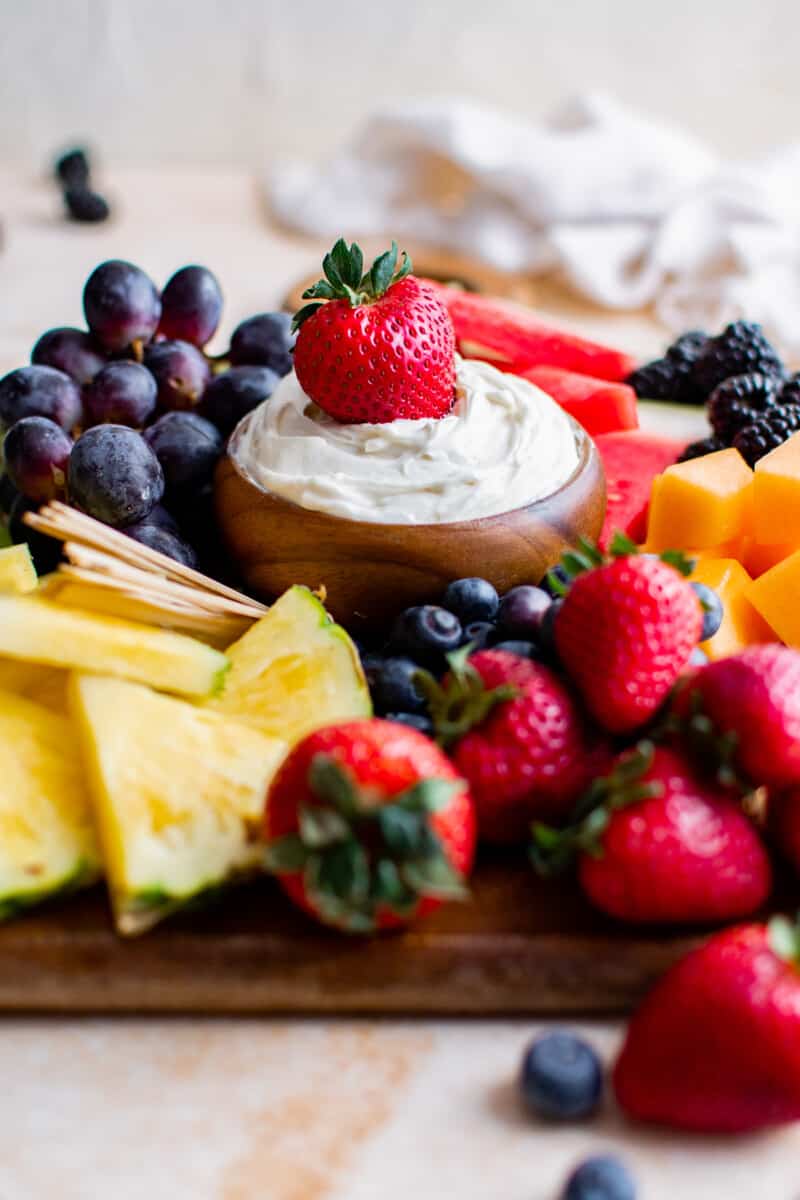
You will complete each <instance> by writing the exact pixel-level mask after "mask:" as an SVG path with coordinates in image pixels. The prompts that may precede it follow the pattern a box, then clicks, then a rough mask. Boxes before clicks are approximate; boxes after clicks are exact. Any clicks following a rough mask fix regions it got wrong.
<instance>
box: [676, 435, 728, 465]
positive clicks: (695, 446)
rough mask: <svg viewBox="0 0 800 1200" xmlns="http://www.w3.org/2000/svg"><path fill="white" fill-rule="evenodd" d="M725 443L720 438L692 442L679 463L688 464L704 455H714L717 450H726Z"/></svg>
mask: <svg viewBox="0 0 800 1200" xmlns="http://www.w3.org/2000/svg"><path fill="white" fill-rule="evenodd" d="M725 449H726V446H725V442H723V441H722V440H721V439H720V438H718V437H707V438H703V439H702V440H701V441H699V442H690V443H689V445H688V446H687V447H686V449H685V450H684V452H683V454H682V455H681V456H680V458H679V459H678V462H688V461H689V459H690V458H702V457H703V455H704V454H714V452H715V451H717V450H725Z"/></svg>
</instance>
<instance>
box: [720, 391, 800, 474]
mask: <svg viewBox="0 0 800 1200" xmlns="http://www.w3.org/2000/svg"><path fill="white" fill-rule="evenodd" d="M798 429H800V405H796V404H787V405H786V406H785V407H780V408H775V409H773V410H772V411H771V412H768V413H765V414H764V416H762V417H759V419H758V420H757V421H754V422H753V424H752V425H746V426H745V428H744V429H740V430H739V432H738V433H737V434H736V437H735V438H734V439H733V444H734V447H735V448H736V449H737V450H738V451H739V453H740V454H741V456H742V458H743V459H744V460H745V462H746V463H749V464H750V466H751V467H754V466H755V464H756V463H757V462H758V460H759V459H760V458H763V457H764V455H765V454H769V452H770V450H774V449H775V447H776V446H780V445H781V444H782V443H783V442H785V441H786V439H787V438H788V437H789V436H790V435H791V434H793V433H796V432H797V430H798Z"/></svg>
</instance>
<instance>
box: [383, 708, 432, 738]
mask: <svg viewBox="0 0 800 1200" xmlns="http://www.w3.org/2000/svg"><path fill="white" fill-rule="evenodd" d="M386 720H387V721H397V722H398V723H399V724H400V725H408V727H409V728H410V729H418V730H419V732H420V733H426V734H427V735H428V737H433V721H432V720H431V719H430V717H426V716H424V715H423V714H422V713H408V712H396V713H387V714H386Z"/></svg>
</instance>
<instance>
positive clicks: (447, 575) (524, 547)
mask: <svg viewBox="0 0 800 1200" xmlns="http://www.w3.org/2000/svg"><path fill="white" fill-rule="evenodd" d="M575 436H576V439H577V440H578V448H579V453H580V460H579V463H578V467H577V469H576V470H575V472H574V473H573V475H572V476H571V477H570V479H568V480H567V482H566V483H565V484H564V485H563V486H562V487H560V488H559V489H558V491H557V492H554V493H553V494H552V495H551V496H547V497H546V498H545V499H543V500H539V501H537V502H536V503H535V504H530V505H528V506H527V507H526V508H519V509H515V510H514V511H512V512H508V513H503V514H502V515H500V516H496V517H484V518H482V519H480V520H476V521H458V522H451V523H448V524H445V525H382V524H375V523H371V522H367V521H348V520H344V519H343V518H341V517H333V516H329V515H328V514H327V513H322V512H315V511H313V510H312V509H307V508H300V507H298V505H296V504H292V503H291V501H288V500H284V499H282V498H281V497H279V496H275V495H272V494H271V493H269V492H265V491H263V490H262V489H261V488H259V487H257V486H256V485H255V484H254V483H252V482H251V481H250V480H249V479H248V478H247V477H246V476H245V475H244V474H242V472H241V471H240V470H239V469H238V468H237V467H236V465H235V463H234V462H233V460H232V459H231V458H226V459H224V460H223V461H222V463H221V464H220V467H219V469H218V472H217V478H216V487H215V500H216V508H217V516H218V520H219V525H220V528H221V530H222V533H223V535H224V538H225V541H226V543H227V546H228V549H229V551H230V553H231V556H232V557H233V559H234V561H235V562H236V564H237V567H238V568H239V570H240V572H241V574H242V576H243V577H244V579H245V580H246V581H247V583H248V584H249V585H250V587H251V588H253V590H254V591H255V592H256V593H257V594H258V595H259V596H262V597H264V598H266V599H270V598H271V597H274V596H276V595H279V594H280V593H281V592H282V591H283V590H284V589H285V588H287V587H290V586H291V585H292V584H293V583H305V584H307V585H308V586H309V587H311V588H319V587H321V586H324V588H325V591H326V605H327V607H328V609H329V610H330V612H331V613H332V614H333V616H334V617H335V618H336V620H337V621H341V622H343V623H344V624H345V625H347V627H348V628H350V629H352V630H355V631H358V629H359V628H361V627H369V626H382V627H385V626H386V623H387V621H388V620H390V619H391V618H392V616H394V615H395V614H396V613H398V612H400V611H401V610H402V609H403V608H406V607H407V606H408V605H411V604H426V603H429V602H433V601H438V600H439V599H440V597H441V594H442V592H443V590H444V588H445V587H446V585H447V584H448V583H449V582H450V580H451V579H459V578H462V577H464V576H468V575H481V576H483V577H484V578H485V579H489V580H490V581H491V582H492V583H493V584H494V585H495V587H496V588H497V589H498V591H500V592H504V591H506V590H507V589H508V588H510V587H514V586H515V585H516V584H518V583H531V582H533V581H538V580H539V579H540V578H541V577H542V575H544V573H545V571H547V569H548V568H549V567H551V566H552V565H553V564H554V563H555V562H557V561H558V560H559V558H560V557H561V555H562V554H563V552H564V551H565V550H566V549H568V548H569V547H570V546H574V545H575V543H576V542H577V540H578V538H579V537H580V536H581V535H583V536H585V537H589V538H595V537H596V536H597V534H598V533H599V532H600V528H601V526H602V523H603V514H604V511H605V479H604V476H603V468H602V466H601V463H600V458H599V455H598V453H597V450H596V449H595V446H594V443H593V442H592V441H591V439H589V438H588V437H587V436H586V435H585V433H584V432H583V431H582V430H581V429H580V427H579V426H578V425H575Z"/></svg>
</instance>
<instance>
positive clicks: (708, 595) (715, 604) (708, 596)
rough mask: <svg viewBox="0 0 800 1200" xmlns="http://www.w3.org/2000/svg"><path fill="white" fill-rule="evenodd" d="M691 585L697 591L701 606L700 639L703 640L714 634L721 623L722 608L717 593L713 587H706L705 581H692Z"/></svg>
mask: <svg viewBox="0 0 800 1200" xmlns="http://www.w3.org/2000/svg"><path fill="white" fill-rule="evenodd" d="M692 587H693V588H694V590H695V591H696V592H697V596H698V598H699V600H700V603H701V604H702V606H703V628H702V629H701V630H700V641H701V642H705V641H708V639H709V638H711V637H713V636H714V634H715V633H716V632H717V630H718V629H719V627H720V625H721V624H722V617H723V614H724V609H723V607H722V601H721V600H720V598H719V595H718V594H717V593H716V592H715V591H714V589H713V588H710V587H708V586H707V585H706V584H705V583H693V584H692Z"/></svg>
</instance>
